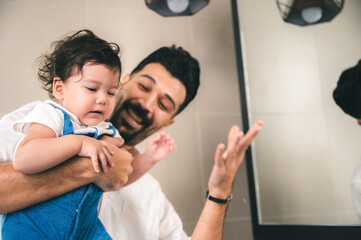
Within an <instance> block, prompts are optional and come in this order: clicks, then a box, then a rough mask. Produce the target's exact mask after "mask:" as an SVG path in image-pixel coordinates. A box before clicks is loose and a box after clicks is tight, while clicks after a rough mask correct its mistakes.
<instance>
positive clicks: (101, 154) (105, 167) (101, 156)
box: [98, 148, 108, 172]
mask: <svg viewBox="0 0 361 240" xmlns="http://www.w3.org/2000/svg"><path fill="white" fill-rule="evenodd" d="M103 150H105V151H104V152H103V151H100V152H99V153H98V157H99V162H100V164H101V165H102V169H103V172H107V171H108V159H107V156H106V154H105V152H106V149H105V148H104V149H103Z"/></svg>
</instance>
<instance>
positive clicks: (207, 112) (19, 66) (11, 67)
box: [0, 0, 252, 240]
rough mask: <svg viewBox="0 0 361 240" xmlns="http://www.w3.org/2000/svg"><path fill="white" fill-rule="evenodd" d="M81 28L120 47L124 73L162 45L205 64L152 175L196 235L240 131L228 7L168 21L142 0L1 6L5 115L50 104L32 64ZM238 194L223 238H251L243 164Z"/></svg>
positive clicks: (6, 0) (219, 1) (222, 4)
mask: <svg viewBox="0 0 361 240" xmlns="http://www.w3.org/2000/svg"><path fill="white" fill-rule="evenodd" d="M82 28H88V29H91V30H93V31H94V32H95V33H96V34H97V35H99V36H100V37H102V38H105V39H107V40H108V41H113V42H117V43H119V44H120V46H121V48H122V63H123V66H124V68H123V72H124V73H126V72H129V71H131V69H132V68H133V67H134V66H135V65H136V64H137V63H138V62H139V61H140V60H141V59H143V57H145V56H146V55H147V54H149V53H150V52H152V51H153V50H155V49H157V48H159V47H161V46H164V45H166V46H170V45H172V44H177V45H180V46H183V47H184V48H185V49H187V50H189V51H190V52H191V53H192V54H193V55H194V56H195V57H196V58H198V60H199V61H200V65H201V87H200V89H199V93H198V96H197V98H196V100H195V101H194V102H193V103H192V104H191V105H190V106H189V107H188V109H186V110H185V111H184V112H183V113H182V114H180V115H179V116H177V117H176V123H175V124H174V125H173V126H171V127H170V128H169V129H168V132H169V133H170V134H171V135H172V136H173V137H174V138H175V140H176V142H177V145H178V150H177V151H176V152H174V153H172V154H171V155H169V157H167V159H165V160H163V162H161V163H159V164H158V165H157V166H155V167H154V168H153V170H152V171H151V173H152V175H153V176H154V177H155V178H157V179H158V180H159V181H160V183H161V186H162V188H163V190H164V192H165V193H166V195H167V196H168V198H169V199H170V201H171V202H172V203H173V205H174V207H175V209H176V210H177V211H178V213H179V215H180V216H181V218H182V220H183V222H184V228H185V230H186V231H187V233H189V234H191V233H192V231H193V228H194V226H195V224H196V222H197V220H198V217H199V215H200V213H201V210H202V207H203V204H204V202H205V193H206V190H207V181H208V177H209V175H210V172H211V168H212V165H213V155H214V150H215V147H216V145H217V144H218V143H219V142H225V141H226V135H227V132H228V129H229V128H230V127H231V126H232V125H233V124H238V125H241V120H240V119H241V116H240V102H239V92H238V82H237V81H238V80H237V70H236V60H235V52H234V51H235V48H234V41H233V27H232V19H231V4H230V1H224V0H211V1H210V3H209V5H208V6H207V7H206V8H204V9H202V10H201V11H200V12H198V13H197V14H196V15H194V16H191V17H176V18H164V17H162V16H160V15H158V14H157V13H155V12H153V11H151V10H149V9H148V8H147V7H146V5H145V3H144V1H143V0H102V1H97V0H76V1H74V0H62V1H56V0H32V1H27V0H0V52H1V54H0V72H1V75H0V96H1V100H2V101H1V102H0V116H2V115H4V114H6V113H7V112H9V111H11V110H13V109H15V108H17V107H19V106H21V105H23V104H25V103H27V102H29V101H33V100H39V99H40V100H43V99H46V98H47V95H46V93H45V91H43V90H42V89H41V88H40V86H39V84H38V82H37V79H36V69H35V67H34V65H33V63H34V60H35V59H36V58H37V57H38V56H39V55H40V54H41V53H42V52H44V51H46V50H47V49H48V47H49V46H50V43H51V42H52V41H54V40H57V39H59V38H61V37H62V36H63V35H64V34H66V33H69V32H71V31H75V30H79V29H82ZM142 147H143V146H142V145H141V146H140V148H141V149H142ZM233 194H234V199H233V200H232V202H231V204H230V206H229V208H228V212H227V219H226V224H225V233H224V239H227V240H232V239H234V240H238V239H244V240H247V239H252V230H251V222H250V212H249V203H248V190H247V180H246V172H245V165H244V164H243V165H242V166H241V168H240V170H239V173H238V175H237V178H236V181H235V184H234V190H233Z"/></svg>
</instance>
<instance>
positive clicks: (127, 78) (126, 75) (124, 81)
mask: <svg viewBox="0 0 361 240" xmlns="http://www.w3.org/2000/svg"><path fill="white" fill-rule="evenodd" d="M129 79H130V74H129V73H127V74H125V75H124V77H123V79H122V81H121V82H120V87H121V86H122V85H124V84H125V83H126V82H128V81H129Z"/></svg>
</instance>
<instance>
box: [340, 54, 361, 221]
mask: <svg viewBox="0 0 361 240" xmlns="http://www.w3.org/2000/svg"><path fill="white" fill-rule="evenodd" d="M333 99H334V100H335V102H336V104H337V105H338V106H339V107H340V108H341V109H342V110H343V111H344V112H345V113H346V114H348V115H350V116H351V117H353V118H355V119H356V120H357V122H358V124H359V125H361V60H360V61H359V62H358V64H357V65H356V66H353V67H351V68H349V69H346V70H345V71H343V72H342V74H341V76H340V78H339V80H338V82H337V87H336V88H335V90H334V91H333ZM351 193H352V200H353V203H354V206H355V209H356V212H357V214H358V216H359V218H360V221H361V164H359V165H358V166H357V167H356V169H355V170H354V173H353V175H352V178H351Z"/></svg>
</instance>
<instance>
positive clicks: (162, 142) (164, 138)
mask: <svg viewBox="0 0 361 240" xmlns="http://www.w3.org/2000/svg"><path fill="white" fill-rule="evenodd" d="M176 149H177V146H176V145H175V144H174V139H173V138H172V137H171V136H170V135H169V134H168V133H166V132H164V131H159V132H158V134H157V135H156V136H155V137H153V138H152V139H151V140H150V141H149V143H148V145H147V147H146V150H145V156H146V158H147V159H149V161H151V162H153V163H157V162H159V161H160V160H162V159H163V158H165V157H166V156H167V155H168V154H169V153H170V152H172V151H174V150H176Z"/></svg>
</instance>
